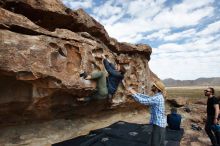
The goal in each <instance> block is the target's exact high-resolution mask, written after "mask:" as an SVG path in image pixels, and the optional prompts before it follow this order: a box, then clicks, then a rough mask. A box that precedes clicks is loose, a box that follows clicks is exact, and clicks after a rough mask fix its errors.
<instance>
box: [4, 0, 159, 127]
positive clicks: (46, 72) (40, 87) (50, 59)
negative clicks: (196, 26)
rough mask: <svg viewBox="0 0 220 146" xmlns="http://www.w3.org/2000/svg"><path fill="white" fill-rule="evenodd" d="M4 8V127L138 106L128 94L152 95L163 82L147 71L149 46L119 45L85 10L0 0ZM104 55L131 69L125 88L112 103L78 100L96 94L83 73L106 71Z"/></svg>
mask: <svg viewBox="0 0 220 146" xmlns="http://www.w3.org/2000/svg"><path fill="white" fill-rule="evenodd" d="M0 6H1V8H0V37H1V38H0V125H4V124H14V123H18V122H24V121H30V120H48V119H53V118H64V117H68V116H69V115H79V116H82V115H88V114H91V113H94V112H98V111H101V110H103V109H109V108H110V109H111V108H115V107H117V108H118V107H125V106H130V105H133V106H134V107H135V106H137V104H135V103H134V102H133V100H131V99H130V98H128V95H127V92H126V91H125V90H124V89H125V88H127V87H129V86H133V87H134V88H135V89H136V90H137V91H139V92H141V93H149V91H150V83H151V81H152V80H154V79H158V77H157V76H156V75H155V74H154V73H152V72H151V70H150V69H149V66H148V61H149V60H150V55H151V52H152V49H151V47H150V46H148V45H144V44H137V45H133V44H129V43H121V42H117V40H115V39H113V38H110V37H109V36H108V34H107V32H106V30H105V29H104V27H103V26H102V25H101V24H100V23H98V22H97V21H96V20H95V19H93V18H92V17H90V16H89V15H88V14H86V13H85V12H84V11H83V10H82V9H79V10H76V11H73V10H70V9H68V8H66V7H65V6H64V5H63V4H62V3H61V2H60V1H58V0H53V1H52V0H49V1H48V0H41V1H35V0H0ZM100 54H104V55H106V56H108V58H109V60H110V61H111V62H113V63H115V62H116V61H117V62H119V63H120V64H121V65H123V66H124V67H125V68H126V69H127V73H126V75H125V86H122V85H120V87H119V89H118V91H117V93H116V94H115V96H114V97H113V99H112V102H106V101H105V102H104V101H103V102H101V103H100V102H94V103H89V104H88V105H85V104H84V103H81V102H78V101H77V98H79V97H84V96H88V95H89V94H90V93H92V92H94V91H95V83H94V82H93V81H85V80H83V79H81V78H79V73H80V71H82V70H85V71H87V72H88V73H91V72H92V71H94V70H104V66H103V64H102V60H101V59H100V58H98V57H96V56H99V55H100ZM94 106H95V107H96V108H94ZM91 109H93V110H91ZM9 115H10V116H9Z"/></svg>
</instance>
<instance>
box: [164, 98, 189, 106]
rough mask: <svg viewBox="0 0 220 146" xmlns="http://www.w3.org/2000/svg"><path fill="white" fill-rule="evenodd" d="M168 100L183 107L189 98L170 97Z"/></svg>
mask: <svg viewBox="0 0 220 146" xmlns="http://www.w3.org/2000/svg"><path fill="white" fill-rule="evenodd" d="M167 101H168V102H169V103H170V104H171V105H173V106H176V107H181V106H184V105H186V104H187V98H186V97H177V98H168V99H167Z"/></svg>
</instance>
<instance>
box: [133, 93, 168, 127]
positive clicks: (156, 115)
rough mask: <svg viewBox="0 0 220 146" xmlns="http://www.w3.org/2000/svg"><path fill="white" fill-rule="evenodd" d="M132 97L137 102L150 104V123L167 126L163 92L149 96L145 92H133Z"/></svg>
mask: <svg viewBox="0 0 220 146" xmlns="http://www.w3.org/2000/svg"><path fill="white" fill-rule="evenodd" d="M132 97H133V98H134V99H135V100H136V101H137V102H140V103H142V104H144V105H150V109H151V113H150V114H151V117H150V124H155V125H157V126H160V127H166V116H165V105H164V98H163V95H162V94H161V93H157V94H155V95H154V96H147V95H145V94H140V93H136V94H133V95H132Z"/></svg>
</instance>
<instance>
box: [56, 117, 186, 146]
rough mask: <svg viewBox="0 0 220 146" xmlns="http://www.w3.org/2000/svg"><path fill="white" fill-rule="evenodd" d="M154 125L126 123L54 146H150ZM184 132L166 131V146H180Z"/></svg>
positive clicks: (115, 124) (122, 122) (91, 132)
mask: <svg viewBox="0 0 220 146" xmlns="http://www.w3.org/2000/svg"><path fill="white" fill-rule="evenodd" d="M151 132H152V125H149V124H136V123H128V122H124V121H119V122H116V123H114V124H112V125H110V126H108V127H105V128H101V129H97V130H93V131H90V133H89V134H88V135H84V136H79V137H76V138H73V139H70V140H66V141H62V142H59V143H56V144H53V145H52V146H150V145H151ZM182 136H183V130H180V131H176V130H170V129H166V142H165V143H166V146H179V145H180V141H181V138H182Z"/></svg>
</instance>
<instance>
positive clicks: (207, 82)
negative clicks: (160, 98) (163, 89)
mask: <svg viewBox="0 0 220 146" xmlns="http://www.w3.org/2000/svg"><path fill="white" fill-rule="evenodd" d="M163 82H164V84H165V85H166V86H167V87H177V86H220V77H213V78H198V79H196V80H174V79H172V78H168V79H165V80H163Z"/></svg>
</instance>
